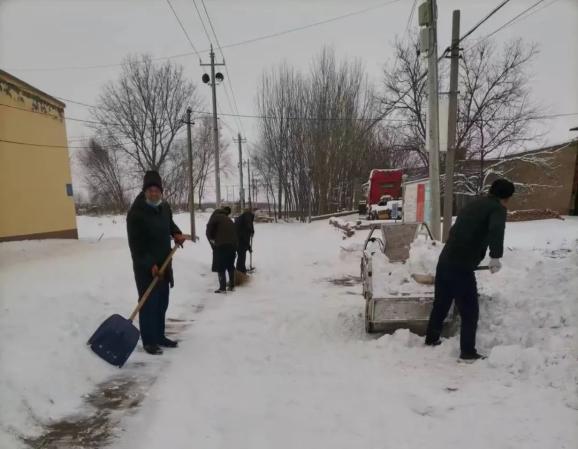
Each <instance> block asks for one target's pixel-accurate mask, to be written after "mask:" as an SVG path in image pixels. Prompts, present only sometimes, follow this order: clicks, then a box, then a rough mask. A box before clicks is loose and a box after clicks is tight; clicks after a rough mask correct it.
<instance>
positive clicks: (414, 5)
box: [405, 0, 418, 34]
mask: <svg viewBox="0 0 578 449" xmlns="http://www.w3.org/2000/svg"><path fill="white" fill-rule="evenodd" d="M417 2H418V0H413V5H412V6H411V11H410V12H409V17H408V19H407V25H406V26H405V32H406V34H407V32H408V31H409V27H410V26H411V22H412V21H413V15H414V14H415V7H416V6H417Z"/></svg>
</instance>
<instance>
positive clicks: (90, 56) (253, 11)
mask: <svg viewBox="0 0 578 449" xmlns="http://www.w3.org/2000/svg"><path fill="white" fill-rule="evenodd" d="M536 1H537V0H511V1H510V3H509V4H508V5H506V6H505V7H504V8H503V9H502V10H501V11H499V12H498V13H497V14H496V15H495V16H494V17H492V18H491V19H490V20H489V21H488V22H486V23H485V24H484V25H483V26H482V27H481V28H480V29H479V30H478V31H477V32H476V33H475V34H473V35H472V36H471V38H470V39H469V41H465V42H464V44H463V46H464V47H466V48H467V47H468V45H471V43H472V42H475V40H476V39H477V38H479V37H482V36H484V35H486V34H487V33H489V32H491V31H493V30H495V29H496V28H498V27H499V26H501V25H502V24H504V23H505V22H507V21H508V20H510V19H511V18H513V17H515V16H516V15H517V14H519V13H520V12H522V11H523V10H524V9H525V8H527V7H528V6H531V5H532V4H533V3H535V2H536ZM171 2H172V4H173V6H174V8H175V10H176V11H177V13H178V15H179V16H180V18H181V20H182V21H183V23H184V25H185V27H186V28H187V31H188V33H189V35H190V37H191V39H192V41H193V43H194V44H195V46H196V47H197V49H199V50H200V51H203V50H205V49H207V48H208V40H207V37H206V36H205V33H204V31H203V28H202V27H201V24H200V22H199V19H198V16H197V13H196V10H195V7H194V4H193V1H192V0H171ZM385 3H387V2H386V1H378V0H356V1H350V0H349V1H346V0H205V4H206V6H207V9H208V11H209V14H210V15H211V18H212V19H213V24H214V26H215V29H216V32H217V36H218V38H219V41H220V43H221V45H223V46H225V45H227V44H231V43H235V42H240V41H244V40H247V39H251V38H253V37H258V36H261V35H267V34H270V33H275V32H279V31H283V30H286V29H291V28H294V27H300V26H303V25H307V24H310V23H314V22H318V21H322V20H325V19H329V18H332V17H335V16H339V15H343V14H347V13H350V12H354V11H359V10H362V9H364V8H368V7H373V6H378V5H383V6H381V7H376V8H374V9H372V10H370V11H367V12H365V13H362V14H357V15H352V16H349V17H346V18H343V19H341V20H336V21H334V22H331V23H326V24H323V25H319V26H315V27H312V28H309V29H305V30H300V31H296V32H294V33H288V34H285V35H282V36H279V37H274V38H270V39H266V40H262V41H259V42H254V43H249V44H245V45H240V46H237V47H234V48H229V49H224V53H225V58H226V63H227V67H228V71H229V74H230V78H231V81H232V87H233V89H234V93H235V97H236V100H237V103H238V109H239V112H240V113H241V114H254V113H255V112H256V111H255V107H254V102H255V93H256V86H257V82H258V80H259V77H260V75H261V73H262V71H263V70H264V69H266V68H269V67H271V66H273V65H275V64H278V63H280V62H282V61H284V60H285V61H287V62H289V63H290V64H292V65H295V66H298V67H301V68H303V69H307V68H308V66H309V64H310V61H311V59H312V58H313V56H314V55H315V54H316V53H317V52H319V50H320V49H321V48H322V47H323V46H324V45H331V46H333V47H334V48H335V50H336V53H337V55H338V56H339V57H344V58H345V57H358V58H360V59H361V61H362V62H363V64H364V66H365V68H366V70H367V74H368V76H369V78H370V80H372V81H373V82H374V83H375V84H376V85H377V86H379V83H380V79H381V72H382V68H383V65H384V63H385V62H386V61H388V60H391V58H392V43H393V41H394V40H395V38H396V36H400V37H402V36H403V35H404V34H405V33H406V28H407V24H408V18H409V16H410V11H411V9H412V5H413V3H414V1H413V0H399V1H397V2H395V3H393V4H389V5H385ZM498 3H500V0H438V10H439V32H438V36H439V37H438V38H439V41H440V48H445V47H446V46H447V45H448V44H449V40H450V26H451V14H452V10H453V9H458V8H459V9H461V11H462V30H467V29H469V28H470V27H472V26H473V25H474V24H475V23H476V22H477V21H478V20H480V18H481V17H483V16H484V15H485V14H486V13H487V12H489V11H490V10H491V9H492V8H493V7H495V6H496V5H497V4H498ZM197 4H198V5H199V7H200V8H201V10H202V4H201V3H200V0H197ZM540 8H542V9H540ZM536 10H538V11H537V12H535V13H534V14H532V15H530V16H528V17H527V18H524V19H523V20H519V21H517V22H515V23H514V24H512V25H511V26H509V27H507V28H505V29H504V30H503V31H501V32H499V33H498V34H496V35H495V40H496V42H497V43H500V42H503V41H506V40H509V39H514V38H523V39H526V40H528V41H531V42H535V43H537V44H538V45H539V49H540V54H539V55H538V56H537V58H536V60H535V63H534V65H533V67H532V71H533V72H532V75H533V76H532V81H531V83H532V93H533V95H534V100H535V101H536V102H537V103H539V104H542V105H543V106H544V107H545V112H546V113H572V112H578V0H545V1H543V3H542V4H540V6H538V7H537V8H536ZM417 28H418V25H417V13H416V15H415V16H414V19H413V20H412V21H411V23H410V30H411V31H415V30H417ZM191 51H192V50H191V47H190V45H189V43H188V42H187V40H186V38H185V36H184V34H183V32H182V30H181V29H180V28H179V26H178V23H177V22H176V19H175V17H174V16H173V14H172V12H171V10H170V8H169V6H168V4H167V2H166V0H114V1H113V0H93V1H90V0H0V67H1V68H2V69H4V70H7V71H8V72H10V73H12V74H13V75H15V76H17V77H19V78H21V79H23V80H24V81H26V82H28V83H30V84H32V85H34V86H36V87H38V88H39V89H42V90H44V91H45V92H47V93H49V94H52V95H55V96H59V97H63V98H68V99H72V100H76V101H80V102H85V103H89V104H92V103H94V102H95V101H96V97H97V95H98V92H99V90H100V88H101V86H102V85H103V84H104V83H105V82H106V81H108V80H111V79H115V78H116V77H117V76H118V73H119V67H118V66H115V64H118V63H119V62H120V61H121V60H122V59H123V57H125V56H126V55H127V54H129V53H150V54H151V55H152V56H153V57H162V56H170V55H177V54H181V53H187V52H191ZM203 56H204V57H206V56H207V54H206V53H203ZM173 60H174V61H178V62H179V63H181V64H183V65H184V66H185V69H186V73H187V75H190V77H191V78H192V79H193V80H194V81H195V82H197V81H199V84H200V77H201V74H202V73H203V71H202V70H201V67H199V64H198V58H197V57H196V56H192V55H191V56H184V57H177V58H174V59H173ZM109 64H110V65H113V66H112V67H105V68H103V67H98V68H86V67H87V66H95V65H109ZM199 92H200V93H201V96H202V98H203V100H204V102H205V108H206V110H209V108H210V91H209V88H208V87H207V86H204V85H202V84H200V85H199ZM218 96H219V104H220V106H221V110H222V111H223V112H226V113H231V112H233V111H231V108H230V106H229V103H228V101H227V99H226V97H225V95H224V92H223V87H222V86H221V87H219V91H218ZM66 114H67V115H68V116H70V117H77V118H89V113H88V111H87V108H85V107H82V106H78V105H74V104H71V103H68V104H67V108H66ZM223 122H224V124H225V132H226V134H227V135H226V139H227V140H229V141H230V139H231V138H232V136H233V135H235V134H236V133H237V131H238V128H239V127H240V125H238V121H237V120H236V119H235V118H233V117H223ZM577 125H578V116H574V117H569V118H559V119H556V120H549V121H548V122H547V123H546V128H547V130H548V132H549V133H548V135H547V137H546V138H545V141H544V142H537V145H536V146H538V145H540V144H542V143H554V142H561V141H564V140H567V139H569V138H571V137H572V135H571V133H570V132H569V131H568V129H569V128H570V127H572V126H577ZM242 128H243V129H241V131H242V132H243V133H244V134H246V137H247V139H248V140H249V143H251V142H252V141H253V142H254V141H255V139H256V135H255V120H254V119H249V118H248V119H242ZM67 130H68V135H69V139H71V140H75V139H78V138H80V137H83V136H86V135H87V133H88V130H87V129H86V128H84V127H83V125H82V124H80V123H78V122H72V121H68V122H67ZM73 145H74V143H73V142H72V141H71V146H73ZM230 182H231V183H234V181H230ZM224 190H225V189H223V191H224Z"/></svg>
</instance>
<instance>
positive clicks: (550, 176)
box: [404, 140, 578, 222]
mask: <svg viewBox="0 0 578 449" xmlns="http://www.w3.org/2000/svg"><path fill="white" fill-rule="evenodd" d="M485 163H486V167H490V166H495V167H497V168H498V170H496V171H499V172H501V173H503V174H504V176H505V177H507V178H508V179H510V180H511V181H513V182H515V183H516V184H517V185H518V187H517V192H516V194H515V195H514V197H513V198H512V200H511V201H510V203H509V205H508V209H509V210H511V211H518V210H528V209H551V210H553V211H556V212H558V213H559V214H561V215H572V214H574V215H578V140H574V141H570V142H566V143H563V144H560V145H554V146H550V147H547V148H540V149H537V150H532V151H526V152H522V153H515V154H511V155H508V156H506V157H504V158H502V159H493V160H489V161H486V162H485ZM458 164H459V165H460V166H459V168H457V170H458V171H460V172H461V173H462V174H466V175H471V176H475V175H476V172H477V171H479V164H480V162H479V161H476V160H467V161H462V162H461V163H458ZM497 177H498V175H491V176H488V178H487V184H490V183H491V182H492V181H493V180H494V179H495V178H497ZM441 178H442V183H441V184H442V189H443V183H444V181H443V178H444V176H443V174H442V177H441ZM428 181H429V178H428V176H427V168H426V169H418V170H414V172H413V173H412V174H410V177H409V179H408V181H407V182H406V183H405V185H404V218H405V220H406V221H408V222H411V221H427V219H428V217H429V211H430V202H431V199H430V194H429V182H428ZM455 190H456V191H457V192H459V187H458V186H456V187H455ZM472 198H473V197H472V196H470V195H464V194H460V193H457V194H455V195H454V213H457V212H459V210H460V209H461V208H462V207H463V206H464V205H465V204H467V203H468V202H469V201H470V200H471V199H472ZM442 205H443V204H442Z"/></svg>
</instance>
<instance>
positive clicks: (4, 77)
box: [0, 70, 78, 242]
mask: <svg viewBox="0 0 578 449" xmlns="http://www.w3.org/2000/svg"><path fill="white" fill-rule="evenodd" d="M64 107H65V105H64V103H62V102H60V101H58V100H57V99H55V98H53V97H51V96H50V95H47V94H45V93H44V92H42V91H40V90H39V89H36V88H35V87H32V86H30V85H29V84H27V83H25V82H24V81H21V80H19V79H18V78H16V77H14V76H12V75H10V74H9V73H6V72H4V71H2V70H0V204H2V208H1V211H0V242H1V241H10V240H24V239H42V238H78V233H77V228H76V214H75V210H74V200H73V197H72V180H71V174H70V161H69V156H68V143H67V138H66V127H65V122H64Z"/></svg>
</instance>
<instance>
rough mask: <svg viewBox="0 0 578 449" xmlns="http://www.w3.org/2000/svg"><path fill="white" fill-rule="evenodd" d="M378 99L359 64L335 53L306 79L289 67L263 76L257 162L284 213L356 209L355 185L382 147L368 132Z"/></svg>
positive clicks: (322, 57)
mask: <svg viewBox="0 0 578 449" xmlns="http://www.w3.org/2000/svg"><path fill="white" fill-rule="evenodd" d="M373 99H374V94H373V92H372V89H371V87H370V86H369V84H368V82H367V79H366V76H365V74H364V71H363V68H362V66H361V64H360V63H359V61H353V62H351V61H342V62H339V61H338V60H337V58H336V56H335V52H334V51H333V50H331V49H323V50H322V51H321V52H320V53H319V55H318V56H317V57H315V58H314V60H313V62H312V65H311V69H310V71H309V73H307V74H304V73H301V72H299V71H297V70H296V69H294V68H292V67H290V66H288V65H287V64H281V65H280V66H278V67H276V68H275V69H273V70H271V71H266V72H265V73H264V74H263V77H262V80H261V85H260V89H259V93H258V96H257V107H258V110H259V113H260V115H262V116H263V118H262V120H261V121H260V123H259V131H260V141H259V144H258V154H257V155H256V160H255V165H256V167H258V170H259V171H260V175H261V177H262V179H263V181H264V183H265V192H266V193H267V195H268V196H269V198H274V199H275V201H276V207H275V209H276V211H277V212H278V213H279V214H281V215H285V216H287V215H288V214H289V212H293V211H296V212H297V213H298V215H299V216H300V217H301V218H304V217H305V216H306V215H307V211H308V208H309V206H310V202H311V203H312V204H311V208H312V211H313V213H326V212H329V211H332V210H337V209H340V208H342V207H350V206H351V198H352V196H353V193H354V191H355V190H356V188H357V186H356V185H355V180H356V179H363V178H364V177H366V176H367V174H368V173H369V168H368V165H367V163H366V158H365V156H366V155H367V154H368V152H369V151H371V149H373V148H375V145H374V144H375V141H374V136H373V134H372V133H368V132H366V129H365V128H366V126H365V122H366V121H367V120H369V119H370V116H371V114H372V112H373V105H374V100H373ZM370 168H373V167H370Z"/></svg>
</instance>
